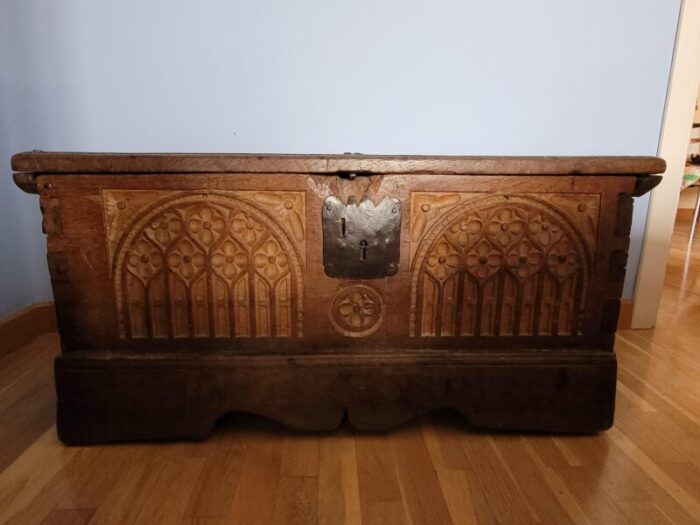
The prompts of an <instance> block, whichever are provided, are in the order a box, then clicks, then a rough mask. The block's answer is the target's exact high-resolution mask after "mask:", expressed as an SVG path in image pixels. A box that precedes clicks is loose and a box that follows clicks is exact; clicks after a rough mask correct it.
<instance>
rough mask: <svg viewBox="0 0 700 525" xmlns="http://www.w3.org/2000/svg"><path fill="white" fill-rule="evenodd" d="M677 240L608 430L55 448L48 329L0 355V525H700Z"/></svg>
mask: <svg viewBox="0 0 700 525" xmlns="http://www.w3.org/2000/svg"><path fill="white" fill-rule="evenodd" d="M687 231H688V224H687V223H685V224H679V225H678V226H677V229H676V232H675V234H674V243H673V249H672V251H671V262H670V265H669V268H668V272H667V275H666V284H665V290H664V295H663V299H662V304H661V310H660V312H659V322H658V327H657V328H656V329H654V330H643V331H631V330H626V331H622V332H619V334H618V338H617V345H616V349H617V355H618V359H619V381H618V399H617V413H616V419H615V426H614V428H613V429H611V430H609V431H608V432H603V433H600V434H597V435H592V436H575V437H568V436H547V435H526V436H523V435H517V434H488V433H480V432H474V431H472V430H470V429H469V428H468V427H467V426H466V424H465V422H464V421H463V420H462V419H461V418H460V417H459V416H457V415H455V414H452V413H450V412H440V413H435V414H432V415H429V416H425V417H423V418H421V419H419V420H417V421H414V422H412V423H410V424H407V425H404V426H402V427H401V428H399V429H397V430H396V431H394V432H391V433H387V434H372V433H360V432H357V431H354V430H352V429H350V428H342V429H341V430H340V431H338V432H332V433H324V434H299V433H292V432H288V431H286V430H285V429H284V428H283V427H280V426H278V425H276V424H275V423H272V422H270V421H266V420H263V419H261V418H255V417H252V416H248V415H242V414H237V415H231V416H229V417H227V418H226V419H225V421H223V422H222V425H221V428H220V429H219V430H218V432H217V433H216V435H215V436H214V437H213V438H212V439H210V440H209V441H207V442H204V443H157V444H137V445H130V444H127V445H109V446H94V447H84V448H83V447H72V448H68V447H64V446H63V445H61V444H60V443H59V442H58V440H57V439H56V432H55V427H54V426H53V419H54V401H55V398H54V392H53V383H52V375H51V374H52V368H51V361H52V359H53V357H54V355H55V354H56V353H57V352H58V348H59V343H58V338H57V336H56V335H55V334H46V335H42V336H40V337H38V338H37V339H35V340H34V341H33V342H32V343H30V344H28V345H26V346H24V347H22V348H20V349H18V350H15V351H13V352H11V353H9V354H6V355H4V356H2V357H0V523H16V524H21V525H26V524H33V523H37V524H86V523H90V524H98V523H119V524H123V523H143V524H149V525H150V524H157V523H167V524H170V523H191V524H209V523H234V524H241V525H255V524H269V523H273V524H284V525H288V524H289V525H291V524H305V525H306V524H316V523H317V524H319V525H340V524H343V523H347V524H355V523H363V524H387V525H399V524H411V525H420V524H439V525H442V524H450V523H454V524H465V523H503V524H508V525H510V524H517V523H543V524H566V523H592V524H594V523H600V524H604V525H609V524H613V523H631V524H647V523H649V524H656V523H700V521H699V520H700V330H698V328H697V327H698V324H700V236H697V239H696V241H695V247H694V248H695V252H694V254H693V255H692V256H691V257H690V258H689V260H688V262H689V270H688V271H687V272H686V273H684V270H683V263H684V258H685V241H686V236H687Z"/></svg>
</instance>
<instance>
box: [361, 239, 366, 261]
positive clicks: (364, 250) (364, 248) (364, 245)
mask: <svg viewBox="0 0 700 525" xmlns="http://www.w3.org/2000/svg"><path fill="white" fill-rule="evenodd" d="M360 259H362V260H363V261H366V260H367V241H360Z"/></svg>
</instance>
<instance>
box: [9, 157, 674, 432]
mask: <svg viewBox="0 0 700 525" xmlns="http://www.w3.org/2000/svg"><path fill="white" fill-rule="evenodd" d="M12 165H13V169H14V171H15V172H16V173H15V180H16V182H17V184H18V185H19V186H20V187H22V188H23V189H24V190H26V191H30V192H34V193H39V195H40V196H41V200H40V202H41V209H42V212H43V215H44V223H43V224H44V232H45V233H46V234H47V237H48V263H49V269H50V272H51V280H52V284H53V290H54V296H55V301H56V312H57V315H58V321H59V328H60V333H61V341H62V354H61V356H60V357H58V358H57V360H56V365H55V369H56V388H57V392H58V431H59V435H60V437H61V439H62V440H63V441H64V442H66V443H91V442H102V441H113V440H132V439H174V438H204V437H206V436H207V435H209V434H210V433H211V432H212V430H213V428H214V425H215V422H216V420H217V418H219V417H220V416H222V415H223V414H225V413H226V412H229V411H247V412H253V413H257V414H261V415H264V416H268V417H271V418H274V419H276V420H279V421H282V422H284V423H286V424H288V425H289V426H291V427H294V428H299V429H331V428H335V427H337V426H338V425H339V424H340V423H341V421H342V420H343V418H344V417H347V419H348V420H349V421H350V423H351V424H352V425H354V426H356V427H358V428H388V427H392V426H394V425H397V424H399V423H401V422H403V421H405V420H407V419H409V418H411V417H413V416H415V415H417V414H421V413H424V412H426V411H429V410H431V409H434V408H437V407H451V408H454V409H456V410H458V411H460V412H462V413H463V414H464V415H465V416H466V418H467V419H468V420H469V422H470V423H471V424H472V425H474V426H476V427H483V428H491V429H517V430H528V431H533V430H534V431H554V432H592V431H597V430H602V429H605V428H608V427H609V426H610V425H611V424H612V420H613V412H614V399H615V377H616V362H615V355H614V353H613V341H614V333H615V328H616V323H617V316H618V310H619V299H620V294H621V291H622V284H623V279H624V275H625V265H626V261H627V248H628V244H629V238H628V236H629V230H630V220H631V215H632V196H637V195H641V194H643V193H645V192H646V191H648V190H650V189H651V188H652V187H653V186H655V185H656V184H657V183H658V181H659V179H660V177H658V176H653V175H650V174H653V173H659V172H662V171H663V170H664V162H663V161H662V160H661V159H656V158H648V157H647V158H641V157H587V158H583V157H576V158H534V157H533V158H493V157H491V158H489V157H379V156H364V155H327V156H290V155H123V154H122V155H111V154H72V153H41V152H35V153H22V154H19V155H16V156H15V157H14V158H13V161H12Z"/></svg>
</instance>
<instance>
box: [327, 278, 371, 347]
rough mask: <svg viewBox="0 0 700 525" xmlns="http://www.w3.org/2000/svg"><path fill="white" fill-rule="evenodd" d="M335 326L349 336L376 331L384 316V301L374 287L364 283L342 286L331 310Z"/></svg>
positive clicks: (358, 335)
mask: <svg viewBox="0 0 700 525" xmlns="http://www.w3.org/2000/svg"><path fill="white" fill-rule="evenodd" d="M329 317H330V320H331V324H332V325H333V327H334V328H335V329H336V330H337V331H338V332H339V333H341V334H343V335H345V336H348V337H365V336H367V335H370V334H372V333H374V332H375V331H376V330H377V329H378V328H379V326H380V325H381V323H382V319H383V317H384V303H383V301H382V298H381V296H380V295H379V293H377V292H376V291H375V290H374V289H372V288H370V287H369V286H365V285H363V284H358V285H353V286H348V287H346V288H341V289H340V290H339V291H338V293H337V294H336V296H335V297H334V299H333V302H332V304H331V308H330V311H329Z"/></svg>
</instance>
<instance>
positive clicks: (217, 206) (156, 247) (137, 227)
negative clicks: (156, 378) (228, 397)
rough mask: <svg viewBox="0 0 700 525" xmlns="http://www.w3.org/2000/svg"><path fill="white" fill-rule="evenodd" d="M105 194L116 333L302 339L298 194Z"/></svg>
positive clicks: (302, 229)
mask: <svg viewBox="0 0 700 525" xmlns="http://www.w3.org/2000/svg"><path fill="white" fill-rule="evenodd" d="M103 197H104V202H105V219H106V220H105V224H106V226H107V238H108V241H109V242H110V243H111V246H110V253H113V259H112V273H113V278H114V284H115V294H116V297H115V298H116V304H117V310H118V317H119V333H120V337H122V338H192V337H194V338H207V337H293V336H296V337H301V336H302V323H303V312H302V298H303V264H304V263H303V257H302V254H303V251H304V243H305V227H304V216H305V215H304V194H303V193H301V192H274V191H264V192H222V193H216V194H212V193H206V194H194V195H192V194H191V193H190V194H188V195H185V194H180V193H177V192H149V191H132V192H129V191H113V192H112V191H105V192H104V195H103Z"/></svg>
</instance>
